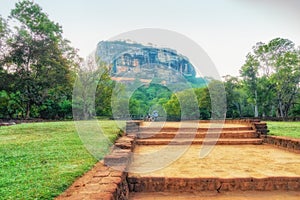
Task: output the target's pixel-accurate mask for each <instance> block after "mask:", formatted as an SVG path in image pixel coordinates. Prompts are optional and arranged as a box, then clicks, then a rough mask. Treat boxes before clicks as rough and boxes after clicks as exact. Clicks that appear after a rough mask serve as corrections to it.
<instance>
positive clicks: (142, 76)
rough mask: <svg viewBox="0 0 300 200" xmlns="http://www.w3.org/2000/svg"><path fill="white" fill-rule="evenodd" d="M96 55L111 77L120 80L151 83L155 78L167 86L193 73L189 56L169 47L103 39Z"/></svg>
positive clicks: (193, 76) (191, 76)
mask: <svg viewBox="0 0 300 200" xmlns="http://www.w3.org/2000/svg"><path fill="white" fill-rule="evenodd" d="M96 55H97V56H99V58H100V60H101V61H104V62H105V63H106V64H107V65H108V66H109V67H110V73H111V77H112V79H114V80H116V81H119V82H132V81H135V80H137V79H138V80H139V81H141V82H144V83H150V82H152V81H153V80H154V79H155V80H156V81H158V82H159V83H160V84H164V85H167V84H172V83H178V82H181V81H183V80H184V79H185V78H186V77H189V79H190V78H195V76H196V71H195V68H194V66H193V65H192V64H191V63H190V61H189V59H188V58H186V57H184V56H183V55H180V54H178V53H177V52H176V51H175V50H172V49H167V48H156V47H151V46H144V45H141V44H136V43H127V42H123V41H102V42H100V43H99V44H98V46H97V52H96Z"/></svg>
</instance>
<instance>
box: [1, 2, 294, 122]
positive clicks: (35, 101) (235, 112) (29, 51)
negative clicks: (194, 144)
mask: <svg viewBox="0 0 300 200" xmlns="http://www.w3.org/2000/svg"><path fill="white" fill-rule="evenodd" d="M62 33H63V29H62V26H60V25H59V24H58V23H56V22H54V21H52V20H51V19H50V18H49V16H48V15H47V14H46V13H45V12H44V11H43V10H42V8H41V7H40V6H39V5H38V4H36V3H34V2H32V1H29V0H24V1H20V2H18V3H16V5H15V8H13V9H12V10H11V13H10V15H9V16H8V18H7V19H5V18H3V17H1V16H0V50H1V51H0V118H5V119H15V118H22V119H28V118H44V119H71V118H73V113H72V111H74V112H75V113H77V114H78V116H77V118H79V119H87V118H91V117H94V116H106V117H113V116H115V115H118V116H121V115H123V114H130V115H146V114H147V113H149V112H151V111H152V110H155V109H160V110H161V112H160V114H161V115H162V116H163V117H166V118H167V119H170V120H172V119H178V118H179V119H180V117H181V116H188V115H194V114H193V113H194V112H199V118H201V119H209V118H210V117H211V114H212V109H211V102H212V99H211V95H210V94H211V91H210V89H209V88H215V87H216V88H218V87H219V86H220V88H221V87H224V88H225V93H226V102H227V103H226V105H225V107H226V109H227V112H226V117H228V118H240V117H266V116H270V117H280V118H286V117H289V116H300V95H299V79H300V50H299V47H297V46H296V45H295V44H294V43H293V42H292V41H290V40H289V39H283V38H275V39H273V40H271V41H269V42H268V43H262V42H258V43H257V44H255V45H254V46H253V48H252V50H251V51H250V52H249V53H248V55H247V56H246V58H245V63H244V64H243V65H242V66H241V68H240V76H238V77H233V76H225V77H223V78H224V79H223V81H217V80H210V81H207V86H202V87H200V88H193V87H191V88H190V89H183V90H178V91H176V92H174V91H171V90H170V89H169V88H168V87H165V86H162V85H160V84H156V83H154V82H153V83H150V84H148V85H144V86H141V87H139V88H137V89H136V90H135V91H134V92H133V93H131V96H126V94H125V95H124V96H119V99H114V98H115V96H114V95H113V93H114V92H116V91H115V90H116V88H118V93H122V90H123V91H126V90H125V89H124V87H130V86H126V85H122V84H120V83H117V82H115V81H113V80H111V79H110V77H109V74H110V73H109V70H108V69H107V68H106V66H103V65H102V64H100V63H99V68H101V69H98V70H95V69H93V70H89V69H88V68H84V67H81V66H82V63H83V59H82V58H80V57H79V56H78V54H77V50H76V49H75V48H73V47H72V46H71V45H70V41H68V40H67V39H65V38H63V34H62ZM99 70H100V71H101V73H99ZM99 74H100V75H99ZM76 80H77V81H79V86H80V87H79V88H81V89H80V90H78V91H77V90H76V92H77V93H78V95H76V98H73V97H74V96H73V92H74V91H73V86H74V83H75V81H76ZM207 80H209V79H207ZM91 84H93V85H94V86H95V92H94V96H93V97H91V96H90V95H88V91H89V89H88V88H90V86H91ZM120 85H121V86H120ZM122 88H123V89H122ZM191 93H193V94H195V95H196V99H197V104H198V105H197V108H198V109H196V111H195V109H194V108H192V107H191V108H188V107H187V108H186V109H184V110H182V109H181V107H180V103H179V101H178V99H182V101H184V102H187V104H189V101H191V99H192V98H191V96H190V94H191ZM122 98H123V99H122ZM112 102H116V103H112ZM182 112H185V113H182Z"/></svg>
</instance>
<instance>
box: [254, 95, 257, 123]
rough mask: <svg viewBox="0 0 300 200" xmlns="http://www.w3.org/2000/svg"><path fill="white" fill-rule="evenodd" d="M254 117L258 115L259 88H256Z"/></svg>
mask: <svg viewBox="0 0 300 200" xmlns="http://www.w3.org/2000/svg"><path fill="white" fill-rule="evenodd" d="M254 117H258V106H257V90H255V105H254Z"/></svg>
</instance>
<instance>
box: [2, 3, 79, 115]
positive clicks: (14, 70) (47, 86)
mask: <svg viewBox="0 0 300 200" xmlns="http://www.w3.org/2000/svg"><path fill="white" fill-rule="evenodd" d="M10 18H11V19H13V20H17V21H18V23H19V24H20V26H19V27H16V28H15V31H14V32H13V34H12V35H11V36H10V38H9V39H8V40H7V45H8V47H9V53H8V55H6V56H5V58H4V59H3V60H4V63H5V71H6V74H9V76H12V78H13V82H12V84H11V88H10V89H11V90H12V91H15V92H16V91H18V92H19V93H20V96H21V97H20V98H21V101H22V103H23V104H25V109H24V110H25V113H24V115H25V118H29V117H30V116H31V115H30V114H31V113H30V112H31V108H32V106H37V107H39V106H41V105H42V104H43V102H44V101H45V100H46V99H48V98H49V96H51V94H50V93H52V95H53V91H55V93H56V92H57V94H55V96H62V97H63V98H65V97H64V96H67V98H70V96H71V95H70V94H71V88H72V82H71V81H73V80H74V79H73V77H72V76H73V74H72V72H71V70H72V69H74V68H75V66H76V65H75V62H73V60H69V58H70V57H69V56H70V55H72V51H73V49H72V48H71V47H70V46H69V45H68V42H67V41H66V40H64V39H63V38H62V35H61V34H62V28H61V27H60V26H59V25H58V24H57V23H55V22H53V21H51V20H50V19H49V18H48V16H47V14H45V13H44V12H43V11H42V9H41V7H40V6H39V5H37V4H35V3H34V2H32V1H28V0H24V1H20V2H18V3H16V6H15V8H14V9H13V10H12V11H11V14H10ZM73 52H74V51H73ZM6 77H7V76H6ZM50 90H51V91H52V92H50ZM49 92H50V93H49ZM56 100H57V98H56V99H55V101H56Z"/></svg>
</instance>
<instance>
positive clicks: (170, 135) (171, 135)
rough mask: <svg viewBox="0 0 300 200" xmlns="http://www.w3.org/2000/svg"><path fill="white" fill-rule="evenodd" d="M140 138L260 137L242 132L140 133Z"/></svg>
mask: <svg viewBox="0 0 300 200" xmlns="http://www.w3.org/2000/svg"><path fill="white" fill-rule="evenodd" d="M137 136H138V138H153V139H154V138H174V137H176V138H205V137H206V138H258V137H259V135H258V134H257V133H256V132H255V131H254V130H242V131H224V130H223V131H221V133H220V132H208V133H207V132H197V133H195V132H180V133H176V132H175V133H172V132H159V133H153V132H140V133H138V135H137Z"/></svg>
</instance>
